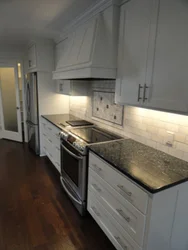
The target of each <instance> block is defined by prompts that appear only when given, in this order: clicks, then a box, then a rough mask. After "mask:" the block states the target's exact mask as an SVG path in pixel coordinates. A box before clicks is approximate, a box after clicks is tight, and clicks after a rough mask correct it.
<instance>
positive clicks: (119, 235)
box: [87, 190, 142, 250]
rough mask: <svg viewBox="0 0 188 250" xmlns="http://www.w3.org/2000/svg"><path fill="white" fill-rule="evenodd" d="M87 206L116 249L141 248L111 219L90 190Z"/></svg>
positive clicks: (134, 249)
mask: <svg viewBox="0 0 188 250" xmlns="http://www.w3.org/2000/svg"><path fill="white" fill-rule="evenodd" d="M87 208H88V211H89V212H90V214H91V215H92V216H93V218H94V219H95V221H96V222H97V223H98V225H99V226H100V227H101V229H102V230H103V231H104V233H105V234H106V235H107V236H108V238H109V239H110V241H111V242H112V243H113V245H114V246H115V247H116V249H117V250H142V248H140V247H139V246H138V245H137V244H136V242H134V241H133V240H132V239H131V237H130V236H129V235H128V234H127V233H126V232H125V231H124V230H123V229H122V227H121V226H120V225H119V224H118V222H116V221H115V220H114V219H113V217H112V216H111V214H109V213H108V211H107V210H106V209H105V208H104V207H103V206H102V205H101V203H100V201H99V200H98V199H97V197H96V196H95V195H94V193H93V192H91V191H90V190H88V204H87Z"/></svg>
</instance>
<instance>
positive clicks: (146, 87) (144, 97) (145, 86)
mask: <svg viewBox="0 0 188 250" xmlns="http://www.w3.org/2000/svg"><path fill="white" fill-rule="evenodd" d="M148 88H149V87H148V86H147V85H146V84H144V96H143V102H145V101H146V100H147V99H148V98H147V97H146V90H147V89H148Z"/></svg>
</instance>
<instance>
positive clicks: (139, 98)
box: [138, 84, 143, 102]
mask: <svg viewBox="0 0 188 250" xmlns="http://www.w3.org/2000/svg"><path fill="white" fill-rule="evenodd" d="M141 89H143V87H142V86H141V85H140V84H139V85H138V102H139V101H140V100H142V97H140V90H141Z"/></svg>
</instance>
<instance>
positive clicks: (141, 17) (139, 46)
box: [116, 0, 155, 105]
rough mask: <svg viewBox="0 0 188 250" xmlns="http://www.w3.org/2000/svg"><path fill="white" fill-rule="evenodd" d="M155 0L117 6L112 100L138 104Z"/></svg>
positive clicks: (144, 79) (144, 75)
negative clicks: (117, 21)
mask: <svg viewBox="0 0 188 250" xmlns="http://www.w3.org/2000/svg"><path fill="white" fill-rule="evenodd" d="M154 3H155V0H142V1H140V0H131V1H130V2H128V3H126V4H124V5H123V6H122V7H121V16H120V37H119V53H118V54H119V56H118V79H117V81H116V102H117V103H121V104H131V105H141V104H142V103H143V87H144V84H145V81H146V68H147V56H148V44H149V35H150V23H151V18H152V11H153V5H154Z"/></svg>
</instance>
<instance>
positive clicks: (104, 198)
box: [88, 169, 146, 246]
mask: <svg viewBox="0 0 188 250" xmlns="http://www.w3.org/2000/svg"><path fill="white" fill-rule="evenodd" d="M88 188H89V190H90V191H92V192H93V193H94V194H95V195H96V196H97V197H98V199H99V201H100V203H101V204H102V205H103V206H104V208H105V209H106V210H107V211H108V212H109V213H110V214H111V215H112V216H113V217H114V218H115V219H116V220H117V221H118V223H119V224H120V225H121V226H122V227H123V229H124V230H125V231H126V232H128V234H129V235H130V236H131V237H132V238H133V239H134V240H135V241H136V242H137V243H138V244H139V245H140V246H142V245H143V239H144V231H145V218H146V216H145V215H143V214H142V213H141V212H140V211H139V210H138V209H136V208H135V207H134V206H133V205H131V204H130V203H129V202H128V201H126V200H125V199H122V198H121V195H120V194H118V193H117V192H116V191H115V190H114V189H113V188H112V187H111V186H110V185H109V184H108V183H107V182H105V181H104V180H103V179H101V178H100V177H98V176H97V174H95V172H94V171H93V170H92V169H89V186H88Z"/></svg>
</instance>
